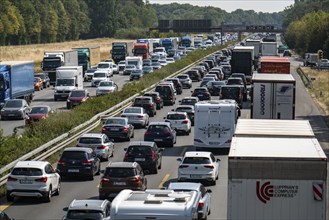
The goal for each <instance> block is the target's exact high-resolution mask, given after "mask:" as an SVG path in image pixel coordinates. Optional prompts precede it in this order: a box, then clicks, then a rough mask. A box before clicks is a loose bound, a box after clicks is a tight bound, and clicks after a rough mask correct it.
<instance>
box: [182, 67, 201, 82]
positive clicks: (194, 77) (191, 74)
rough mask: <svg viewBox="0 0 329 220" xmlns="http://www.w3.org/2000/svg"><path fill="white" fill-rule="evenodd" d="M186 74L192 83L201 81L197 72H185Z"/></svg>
mask: <svg viewBox="0 0 329 220" xmlns="http://www.w3.org/2000/svg"><path fill="white" fill-rule="evenodd" d="M186 74H187V75H189V77H190V79H191V80H192V81H193V82H199V81H201V79H202V77H201V75H200V73H199V70H189V71H187V72H186Z"/></svg>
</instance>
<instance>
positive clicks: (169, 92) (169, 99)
mask: <svg viewBox="0 0 329 220" xmlns="http://www.w3.org/2000/svg"><path fill="white" fill-rule="evenodd" d="M155 91H156V92H158V93H159V94H160V96H161V98H162V99H163V102H164V104H168V103H169V104H170V105H173V104H175V100H176V95H175V91H174V90H173V88H172V87H171V86H170V85H157V87H156V88H155Z"/></svg>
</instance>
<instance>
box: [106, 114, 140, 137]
mask: <svg viewBox="0 0 329 220" xmlns="http://www.w3.org/2000/svg"><path fill="white" fill-rule="evenodd" d="M134 130H135V129H134V126H133V125H131V124H129V122H128V118H123V117H110V118H108V119H106V120H105V122H104V124H103V127H102V133H103V134H106V135H107V137H108V138H120V139H124V140H127V141H130V138H133V137H134Z"/></svg>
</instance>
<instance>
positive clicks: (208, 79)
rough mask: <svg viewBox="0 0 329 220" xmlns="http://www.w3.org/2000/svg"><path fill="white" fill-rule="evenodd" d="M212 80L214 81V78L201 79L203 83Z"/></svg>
mask: <svg viewBox="0 0 329 220" xmlns="http://www.w3.org/2000/svg"><path fill="white" fill-rule="evenodd" d="M213 80H215V78H214V77H205V78H203V79H202V81H204V82H208V81H213Z"/></svg>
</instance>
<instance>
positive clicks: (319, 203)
mask: <svg viewBox="0 0 329 220" xmlns="http://www.w3.org/2000/svg"><path fill="white" fill-rule="evenodd" d="M326 180H327V157H326V155H325V154H324V152H323V150H322V148H321V146H320V144H319V142H318V141H317V139H316V138H299V137H297V138H294V137H289V138H288V137H285V138H282V137H252V135H251V136H250V137H233V139H232V144H231V149H230V153H229V156H228V196H227V199H228V201H227V208H228V210H227V219H228V220H233V219H234V220H240V219H241V220H245V219H253V220H273V219H284V220H297V219H303V220H315V219H319V220H320V219H321V220H324V219H326V193H327V184H326Z"/></svg>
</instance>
